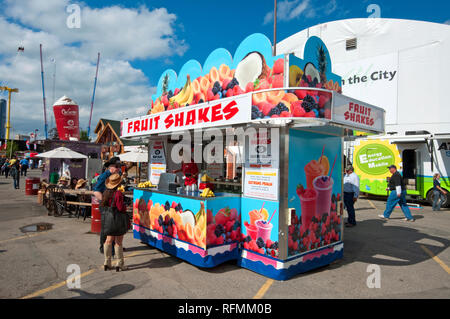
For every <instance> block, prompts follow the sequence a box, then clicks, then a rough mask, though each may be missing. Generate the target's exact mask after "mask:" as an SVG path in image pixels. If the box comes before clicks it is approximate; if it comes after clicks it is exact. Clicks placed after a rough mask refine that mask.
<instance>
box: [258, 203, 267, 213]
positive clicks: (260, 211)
mask: <svg viewBox="0 0 450 319" xmlns="http://www.w3.org/2000/svg"><path fill="white" fill-rule="evenodd" d="M265 203H266V202H263V204H262V207H261V209H260V210H259V214H260V215H261V213H262V210H263V208H264V204H265Z"/></svg>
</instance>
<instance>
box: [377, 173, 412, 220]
mask: <svg viewBox="0 0 450 319" xmlns="http://www.w3.org/2000/svg"><path fill="white" fill-rule="evenodd" d="M388 168H389V171H390V172H391V174H392V176H391V178H390V179H389V184H388V188H387V189H386V190H390V191H391V193H390V194H389V197H388V199H387V202H386V209H385V211H384V213H383V215H378V217H380V218H383V219H389V217H390V216H391V214H392V211H393V210H394V208H395V206H396V205H397V204H399V205H400V207H401V209H402V212H403V214H404V215H405V219H404V220H405V221H409V222H413V221H414V218H413V217H412V215H411V211H410V210H409V207H408V205H407V204H406V187H405V183H404V182H403V178H402V176H401V175H400V173H399V172H398V171H397V167H396V166H395V165H391V166H388Z"/></svg>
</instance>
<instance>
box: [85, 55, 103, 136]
mask: <svg viewBox="0 0 450 319" xmlns="http://www.w3.org/2000/svg"><path fill="white" fill-rule="evenodd" d="M99 62H100V52H98V55H97V69H96V70H95V80H94V91H93V92H92V100H91V114H90V115H89V125H88V129H87V137H88V138H89V135H90V133H91V119H92V111H93V109H94V98H95V88H96V86H97V76H98V64H99Z"/></svg>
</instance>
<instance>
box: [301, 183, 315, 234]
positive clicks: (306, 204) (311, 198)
mask: <svg viewBox="0 0 450 319" xmlns="http://www.w3.org/2000/svg"><path fill="white" fill-rule="evenodd" d="M316 201H317V192H316V191H315V190H314V189H308V188H307V189H305V191H304V192H303V193H302V194H301V195H300V206H301V215H302V216H301V217H302V227H303V229H308V227H309V224H310V223H311V219H312V218H313V216H314V215H315V213H316Z"/></svg>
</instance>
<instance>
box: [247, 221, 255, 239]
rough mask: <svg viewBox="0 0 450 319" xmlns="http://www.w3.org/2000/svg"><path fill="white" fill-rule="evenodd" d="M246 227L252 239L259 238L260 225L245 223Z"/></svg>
mask: <svg viewBox="0 0 450 319" xmlns="http://www.w3.org/2000/svg"><path fill="white" fill-rule="evenodd" d="M245 228H246V229H247V235H248V236H250V238H251V239H252V240H256V239H257V238H258V227H256V226H255V225H253V224H245Z"/></svg>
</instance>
